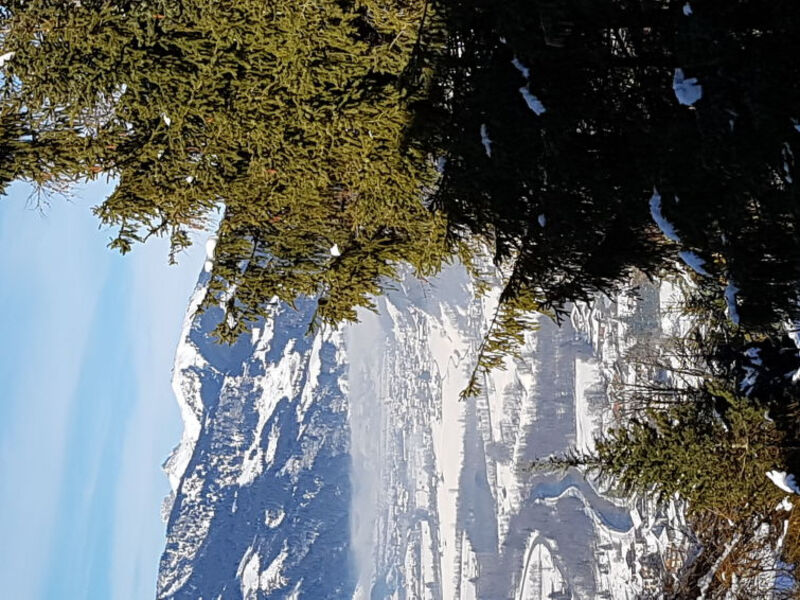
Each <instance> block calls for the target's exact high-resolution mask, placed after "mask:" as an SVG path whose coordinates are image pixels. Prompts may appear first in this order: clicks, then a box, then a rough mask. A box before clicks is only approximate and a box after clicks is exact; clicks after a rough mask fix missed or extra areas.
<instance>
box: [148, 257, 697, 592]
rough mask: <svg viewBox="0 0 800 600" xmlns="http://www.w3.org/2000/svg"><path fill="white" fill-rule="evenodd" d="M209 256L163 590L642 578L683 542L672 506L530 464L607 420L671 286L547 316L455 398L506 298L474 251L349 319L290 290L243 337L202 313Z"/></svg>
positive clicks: (189, 354)
mask: <svg viewBox="0 0 800 600" xmlns="http://www.w3.org/2000/svg"><path fill="white" fill-rule="evenodd" d="M205 277H206V275H203V277H201V281H200V284H199V285H198V291H197V295H196V297H195V298H194V299H193V303H192V306H191V307H190V310H189V313H188V315H187V321H186V326H185V330H184V335H183V339H182V341H181V344H180V347H179V350H178V355H177V358H176V363H175V381H174V383H175V391H176V394H177V396H178V400H179V402H180V404H181V409H182V411H183V416H184V421H185V423H186V428H185V432H184V437H183V439H182V441H181V444H180V445H179V446H178V447H177V448H176V449H175V451H174V453H173V455H172V456H171V457H170V458H169V459H168V460H167V463H166V464H165V468H166V470H167V472H168V474H169V476H170V479H171V482H172V485H173V489H174V490H175V492H174V494H173V496H172V497H171V498H169V499H168V502H167V503H166V504H167V506H166V511H165V512H167V513H168V531H167V545H166V549H165V552H164V555H163V557H162V561H161V567H160V574H159V582H158V597H159V598H192V599H199V598H203V599H204V600H211V599H217V598H222V599H229V598H231V599H233V598H245V599H261V598H309V599H318V598H319V599H323V598H348V599H349V598H370V599H380V598H398V599H401V598H402V599H409V600H410V599H413V598H435V599H441V600H456V599H462V598H463V599H466V598H485V599H489V600H495V599H497V600H500V599H506V598H508V599H514V600H522V599H540V598H541V599H544V598H586V599H592V598H614V599H617V598H620V599H622V598H635V597H644V596H646V594H647V593H648V590H656V589H657V588H658V587H659V581H660V578H661V577H662V575H663V573H664V572H665V570H668V569H669V568H670V567H671V566H672V564H673V563H674V562H676V561H678V559H679V557H680V555H681V553H682V552H683V551H684V547H683V543H682V541H681V540H680V539H677V538H676V537H675V535H674V533H673V532H674V527H672V526H671V525H674V524H675V523H676V522H679V521H680V513H679V511H676V510H675V509H674V508H672V507H671V508H670V509H669V510H667V511H664V514H658V513H657V512H656V511H655V510H653V509H652V508H651V507H648V506H643V505H641V503H633V502H630V501H626V500H625V499H614V498H610V497H608V496H606V495H604V494H602V493H601V492H599V491H598V489H597V488H596V486H595V485H593V484H592V482H588V481H586V480H585V479H584V478H583V477H582V476H581V475H580V474H579V473H577V472H566V473H563V472H562V473H546V472H541V471H536V470H532V469H531V468H530V466H531V462H532V460H533V459H536V458H542V457H546V456H549V455H552V454H558V453H561V452H563V451H564V450H566V449H567V448H569V447H572V446H577V447H578V448H581V449H585V448H590V447H591V444H592V438H593V435H594V434H596V433H598V432H599V431H600V430H601V429H602V428H603V427H606V426H608V424H609V423H610V422H611V421H612V419H613V407H612V406H611V405H610V403H609V401H608V399H607V395H606V388H607V386H608V384H609V383H610V382H612V381H615V380H619V379H630V377H633V376H635V375H634V374H631V373H630V372H629V369H627V368H626V366H625V364H624V363H623V362H622V361H621V357H622V355H623V354H624V352H625V350H626V349H627V348H630V347H632V346H634V345H635V344H636V343H645V342H646V341H647V340H649V339H652V338H653V336H656V337H657V336H658V335H659V332H660V330H661V329H662V327H663V326H670V327H671V326H674V325H675V322H674V321H673V320H671V319H670V318H669V317H668V311H666V310H665V309H666V308H667V307H668V305H669V302H670V300H669V294H668V293H667V292H668V290H666V292H665V290H663V289H662V290H659V289H658V288H656V287H653V286H647V285H644V286H642V287H641V288H640V290H639V293H638V296H637V297H635V298H634V297H633V296H632V295H629V296H626V295H622V296H620V298H618V299H616V301H615V302H611V301H610V300H602V299H600V300H598V302H597V303H596V304H595V306H594V307H593V308H591V309H590V308H589V307H585V306H580V307H576V308H575V309H574V310H573V318H572V319H571V321H568V322H565V323H563V324H562V326H561V327H557V326H556V325H555V324H553V323H552V322H550V321H549V320H547V319H542V320H541V322H540V328H539V329H538V331H535V332H531V333H530V334H528V335H527V336H526V343H525V347H524V348H523V351H522V354H521V356H520V357H519V358H517V359H508V360H507V361H506V369H505V370H504V371H498V372H495V373H493V374H492V375H491V376H490V377H488V378H487V380H486V381H485V385H484V392H483V393H482V394H481V395H479V396H478V397H476V398H470V399H467V400H463V401H461V400H459V392H460V391H461V390H462V389H463V387H464V385H465V384H466V380H467V374H468V372H469V370H470V369H471V368H472V366H473V364H474V359H475V353H476V350H477V346H478V344H479V342H480V339H481V336H482V334H483V332H484V331H485V329H486V327H487V324H488V322H489V320H490V319H491V316H492V314H493V311H494V307H495V302H496V297H493V296H492V295H491V294H490V295H489V296H488V297H478V296H476V295H475V293H474V290H473V286H472V283H471V281H470V279H469V277H468V275H467V273H466V271H465V269H463V268H462V267H461V266H458V265H452V266H450V267H448V268H446V269H445V270H444V271H443V272H442V273H441V274H440V275H439V276H437V277H435V278H433V279H431V280H430V281H420V280H417V279H414V278H413V277H410V276H409V277H407V278H405V279H404V280H403V281H402V282H401V283H400V284H398V285H397V286H396V289H393V290H391V291H390V292H388V293H387V294H386V295H385V296H383V297H381V298H379V299H378V312H377V313H371V312H368V311H364V312H363V313H362V314H361V322H360V323H358V324H356V325H351V326H347V327H344V328H343V329H342V330H340V331H338V332H332V331H323V332H320V333H317V334H315V335H312V336H306V335H305V334H306V329H307V326H308V322H309V319H310V315H311V312H312V311H313V307H312V303H311V302H308V301H300V302H298V304H297V307H296V308H297V310H296V311H295V310H292V309H291V308H289V307H286V306H279V307H277V308H276V309H275V310H274V313H273V314H272V316H271V318H269V319H267V320H265V321H264V322H263V323H260V324H259V326H258V327H257V329H256V330H255V331H254V332H253V334H252V336H251V337H249V338H246V339H245V338H242V339H240V340H239V342H238V343H237V344H236V345H235V346H233V347H224V346H218V345H216V344H215V343H214V342H213V341H211V340H210V339H209V337H208V332H209V331H210V330H211V329H212V328H213V325H214V324H215V323H216V322H217V321H218V320H219V319H220V317H221V315H220V314H219V312H218V311H210V312H208V313H206V314H204V315H202V316H199V317H198V316H195V307H196V305H197V303H198V302H199V299H200V297H201V295H202V294H203V293H204V292H203V290H204V281H205ZM662 321H663V323H662Z"/></svg>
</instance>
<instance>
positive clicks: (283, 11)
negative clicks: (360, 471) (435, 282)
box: [0, 0, 445, 339]
mask: <svg viewBox="0 0 800 600" xmlns="http://www.w3.org/2000/svg"><path fill="white" fill-rule="evenodd" d="M423 11H424V3H423V2H418V1H414V0H409V1H405V0H399V1H397V2H395V1H379V2H370V1H367V2H340V1H321V2H313V3H309V2H291V1H289V2H264V1H262V0H245V1H240V2H218V1H216V0H177V1H176V0H169V1H137V2H117V1H92V0H89V1H82V2H53V1H48V0H33V1H24V2H12V3H7V4H6V5H5V6H4V10H3V27H4V28H5V31H6V33H5V35H4V38H3V45H2V49H3V52H8V53H13V57H11V58H10V59H9V60H7V61H6V64H5V66H4V80H3V94H4V102H3V110H4V111H5V112H4V116H6V115H7V119H6V120H8V121H9V123H10V124H9V125H8V126H7V127H6V128H5V131H4V134H5V136H6V139H7V140H10V143H11V144H13V145H14V146H12V148H11V151H10V152H7V153H6V156H8V155H11V156H13V157H14V158H15V159H16V160H15V161H13V163H14V164H13V165H12V166H10V167H5V169H4V171H5V172H7V173H8V176H7V177H6V179H11V178H14V177H20V176H21V177H27V178H29V179H32V180H33V181H35V182H38V183H47V182H48V181H49V180H51V179H59V180H63V179H68V180H71V179H78V178H82V177H83V178H85V177H98V176H100V175H101V174H103V175H106V174H107V175H108V176H110V177H114V178H116V179H117V180H118V185H117V187H116V189H115V191H114V192H113V194H112V195H111V196H110V197H109V198H108V199H107V200H106V201H105V202H103V203H102V204H101V205H100V206H98V207H97V208H96V209H95V210H96V213H97V215H98V217H99V218H100V220H101V221H102V223H103V224H105V225H110V226H112V227H114V228H116V230H117V235H116V237H115V238H114V240H113V241H112V243H111V246H112V247H115V248H117V249H119V250H121V251H122V252H127V251H128V250H130V249H131V247H132V245H133V244H134V243H135V242H139V241H143V240H146V239H147V238H148V237H150V236H153V235H158V236H161V235H168V236H169V237H170V240H171V242H172V247H173V251H178V250H180V249H181V248H183V247H185V246H186V245H187V244H188V243H189V237H188V233H189V231H190V230H191V229H192V228H197V227H203V226H205V225H207V224H208V223H209V221H210V220H211V219H213V217H214V215H215V213H216V211H218V210H219V209H221V207H222V206H224V217H223V218H222V220H221V224H220V227H219V240H218V244H217V247H216V259H215V263H214V273H213V275H214V276H213V280H212V283H211V294H209V296H208V299H207V302H216V301H223V302H224V303H225V305H226V308H227V311H228V315H229V318H228V319H227V320H226V322H225V323H223V324H221V327H220V331H219V333H220V334H221V335H222V336H223V337H224V338H226V339H232V338H234V337H235V336H236V335H237V334H239V333H241V332H243V331H245V330H246V327H247V322H248V321H249V320H252V319H254V318H256V317H257V316H258V315H259V313H260V312H261V311H263V309H264V307H265V306H266V305H267V304H269V303H270V302H271V301H273V299H274V298H279V299H281V300H284V301H288V302H292V301H293V300H294V299H295V298H296V297H297V296H298V295H301V294H308V295H321V298H322V299H321V302H320V308H319V319H318V320H319V321H322V322H337V321H340V320H342V319H348V318H354V315H355V313H354V307H355V306H357V305H369V303H370V300H369V295H371V294H375V293H378V292H379V287H378V280H379V278H380V277H384V276H391V275H392V274H393V272H394V271H393V269H394V265H395V264H396V263H398V262H401V261H407V262H410V263H411V264H412V265H414V266H416V267H417V268H418V269H419V270H421V271H426V270H430V269H432V268H434V267H435V266H436V265H438V264H439V263H440V262H441V260H442V257H443V252H444V250H445V247H444V237H443V233H444V227H443V221H442V220H441V218H439V217H437V216H436V215H434V214H433V213H431V212H430V211H429V210H428V209H427V208H426V207H425V206H424V205H423V201H422V200H423V199H424V193H425V190H426V189H427V188H429V187H430V186H431V185H432V183H433V181H434V176H435V169H434V167H433V164H432V162H431V161H429V160H427V158H426V157H425V156H423V155H422V154H421V153H420V151H419V150H417V149H416V148H414V147H413V145H409V144H407V143H406V140H405V133H406V129H407V125H408V123H409V122H410V114H409V111H408V104H409V102H410V101H411V100H412V99H413V98H414V97H415V94H418V93H421V92H422V91H424V86H425V81H424V73H419V74H418V75H419V77H418V78H417V79H415V80H411V78H404V79H402V81H401V76H402V75H403V72H404V69H405V67H406V65H407V64H408V63H409V58H410V56H411V54H412V51H413V49H414V48H415V46H416V45H417V40H418V34H419V25H420V22H421V20H422V13H423ZM20 145H21V146H22V148H19V147H17V146H20ZM0 166H1V165H0Z"/></svg>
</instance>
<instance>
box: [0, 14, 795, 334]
mask: <svg viewBox="0 0 800 600" xmlns="http://www.w3.org/2000/svg"><path fill="white" fill-rule="evenodd" d="M0 20H2V34H1V36H0V40H1V42H2V43H1V46H2V47H1V48H0V50H2V57H3V59H2V63H3V65H2V67H0V69H2V73H3V77H2V94H3V96H2V107H1V108H0V110H2V114H1V115H0V135H2V150H1V151H0V183H7V182H9V181H11V180H13V179H17V178H26V179H28V180H30V181H33V182H35V183H37V184H39V185H42V186H49V185H57V184H62V183H64V182H71V181H75V180H80V179H82V178H93V177H99V176H108V177H113V178H115V179H116V180H117V182H118V185H117V188H116V189H115V191H114V192H113V194H112V195H111V196H110V197H109V198H108V199H107V200H105V202H103V203H102V204H101V205H100V206H98V207H97V209H96V212H97V215H98V216H99V218H100V220H101V221H102V223H103V224H104V225H107V226H111V227H113V228H114V229H115V230H116V235H115V237H114V239H113V241H112V243H111V245H112V246H113V247H115V248H117V249H119V250H121V251H122V252H127V251H128V250H130V249H131V248H132V246H133V245H134V244H135V243H136V242H139V241H143V240H146V239H148V238H149V237H151V236H154V235H156V236H163V235H165V236H169V238H170V239H171V241H172V247H173V250H174V251H176V252H177V251H179V250H180V249H181V248H183V247H185V246H186V245H187V244H188V243H189V237H188V233H189V231H190V230H191V229H193V228H198V227H205V226H208V225H209V224H210V223H212V222H215V219H216V218H217V213H218V212H220V211H221V210H222V208H223V207H224V216H223V217H222V219H221V223H220V225H219V242H218V245H217V251H216V258H215V262H214V270H213V278H212V282H211V286H210V289H211V294H209V296H208V299H207V302H224V303H225V305H226V308H227V311H228V315H229V317H230V318H229V319H227V320H226V322H225V323H223V324H221V326H220V330H219V333H220V334H221V335H222V336H223V337H225V338H226V339H233V338H235V337H236V335H238V334H239V333H242V332H243V331H245V330H246V329H247V323H248V322H249V321H251V320H252V319H254V318H256V317H257V316H258V315H259V314H262V313H263V310H264V308H265V306H267V305H268V304H270V303H271V302H272V301H273V300H274V299H276V298H277V299H281V300H285V301H290V302H291V301H292V300H293V299H294V298H296V297H297V296H298V295H312V296H317V297H319V298H320V304H319V312H318V319H317V322H329V323H334V322H338V321H340V320H342V319H352V318H354V317H355V310H354V307H356V306H359V305H365V306H369V305H370V302H371V301H370V299H369V297H370V295H371V294H375V293H378V292H379V291H380V285H381V284H380V282H381V281H383V280H384V279H385V278H386V277H391V276H392V275H393V274H394V272H395V266H396V265H397V263H398V262H404V261H405V262H409V263H411V264H412V265H413V266H415V267H416V268H417V270H418V271H420V272H428V271H432V270H434V269H435V268H437V266H438V265H440V264H441V262H442V261H443V260H445V259H446V258H447V257H448V256H449V254H450V253H451V252H452V251H453V249H454V247H455V246H456V245H457V244H458V243H460V242H462V241H466V242H467V243H470V242H471V241H473V240H474V239H475V238H476V237H477V238H479V239H482V240H484V241H487V242H488V243H489V244H490V246H491V247H492V248H493V250H494V257H495V260H496V262H498V263H500V264H505V266H506V268H507V269H508V271H507V272H510V274H511V275H510V278H509V279H508V282H507V285H506V288H505V291H504V294H503V299H504V300H505V301H508V300H509V299H511V298H523V297H524V298H526V299H527V300H530V299H532V300H531V301H527V300H526V302H525V303H524V304H525V306H526V307H528V308H531V307H534V308H538V307H541V308H544V309H554V310H555V311H556V312H558V311H560V310H562V309H563V307H564V306H565V304H566V303H568V302H570V301H574V300H577V299H589V298H591V297H592V295H593V294H595V293H596V292H597V291H606V292H607V291H611V290H613V289H614V288H615V287H617V286H618V285H619V284H620V283H621V282H622V281H623V280H624V279H625V277H626V276H627V275H628V274H629V272H630V270H631V269H632V268H634V267H635V268H639V269H642V270H644V271H645V272H646V273H649V274H655V273H657V272H658V271H659V270H660V269H663V268H664V267H670V266H672V265H674V264H675V263H676V262H679V261H680V259H679V256H682V258H683V260H685V261H688V262H689V263H691V264H692V265H693V268H694V269H695V270H697V271H698V274H697V278H698V280H700V281H702V282H704V284H706V285H707V286H708V287H710V288H713V289H715V290H717V293H718V294H719V295H721V294H722V292H723V290H725V289H727V290H728V292H729V299H730V302H731V306H732V308H733V311H732V316H733V317H734V318H737V319H738V318H741V320H742V322H743V323H747V324H749V325H752V326H759V327H760V326H763V325H765V324H768V323H770V322H774V321H776V320H778V319H785V318H787V317H792V316H797V313H798V308H797V299H798V298H797V283H798V281H799V280H800V235H798V219H799V218H800V203H798V201H797V200H798V199H797V195H796V184H795V183H794V179H795V177H796V166H795V159H794V156H795V154H796V151H798V150H800V132H798V129H797V128H798V127H800V63H798V62H797V61H796V60H795V59H794V56H795V54H796V52H795V51H796V39H797V33H798V29H800V14H799V11H797V10H796V9H794V7H793V4H792V3H791V2H788V1H780V0H778V1H767V0H747V1H740V2H730V1H729V0H696V1H694V2H690V3H688V4H687V3H686V2H685V0H680V1H677V0H600V1H591V2H590V1H587V0H564V1H559V2H555V1H554V0H530V1H528V0H526V1H523V0H510V1H509V2H503V3H499V4H498V3H496V2H490V1H489V0H469V1H462V0H430V1H426V0H335V1H334V0H322V1H320V2H313V3H309V2H299V1H287V2H266V1H263V0H244V1H241V2H219V1H216V0H174V1H173V0H170V1H167V0H140V1H121V0H85V1H84V0H82V1H81V2H61V1H58V2H57V1H54V0H25V1H23V0H16V1H12V2H5V3H3V4H2V6H0ZM682 91H683V92H686V93H688V94H689V95H690V96H691V97H687V96H686V95H685V94H683V93H682ZM656 192H657V197H658V199H659V204H658V206H657V207H656V208H657V212H658V214H659V218H658V219H655V220H654V213H653V207H652V206H651V205H650V200H651V198H654V197H655V196H654V194H655V193H656ZM431 207H432V208H433V209H434V210H431ZM659 220H660V221H661V223H660V225H661V231H660V230H659V226H657V223H656V222H655V221H659ZM665 224H666V225H667V226H668V228H669V229H670V232H669V235H665V234H664V231H663V230H664V226H665ZM448 234H449V235H448ZM734 313H735V314H734ZM506 320H507V319H506Z"/></svg>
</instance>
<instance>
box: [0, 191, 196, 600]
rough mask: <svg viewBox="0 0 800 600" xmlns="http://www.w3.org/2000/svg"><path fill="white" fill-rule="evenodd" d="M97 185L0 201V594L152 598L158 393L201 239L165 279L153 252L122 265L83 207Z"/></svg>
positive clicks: (163, 451)
mask: <svg viewBox="0 0 800 600" xmlns="http://www.w3.org/2000/svg"><path fill="white" fill-rule="evenodd" d="M108 191H109V188H108V186H106V185H103V184H98V183H96V184H91V185H89V186H84V187H82V188H79V189H77V190H75V194H74V197H73V198H71V200H70V201H67V200H65V199H62V198H59V197H54V198H52V199H51V202H50V206H49V207H46V208H45V210H44V214H41V213H40V212H38V211H36V210H33V209H31V207H30V206H29V203H26V199H27V197H28V194H29V190H28V189H27V188H26V187H25V186H22V185H16V186H14V187H12V188H11V190H10V191H9V194H8V195H7V197H5V198H0V282H1V283H0V315H2V316H0V324H2V326H1V327H0V333H2V338H1V339H2V344H0V378H2V379H1V381H2V384H3V386H4V390H5V392H4V394H3V399H2V401H0V540H2V544H3V548H4V550H3V555H4V557H3V560H2V561H0V581H3V596H4V597H6V598H19V599H26V600H27V599H32V600H33V599H39V598H41V599H45V598H46V599H48V600H49V599H52V598H58V599H59V600H72V599H73V598H74V599H84V598H90V599H95V598H96V599H102V600H107V599H136V600H139V599H141V598H152V597H153V596H154V593H155V582H156V573H157V567H158V558H159V555H160V552H161V549H162V546H163V543H164V525H163V524H162V523H161V521H160V516H159V511H160V504H161V500H162V499H163V497H164V496H165V495H166V494H167V493H168V491H169V486H168V483H167V479H166V477H165V476H164V474H163V472H162V471H161V468H160V465H161V463H162V462H163V460H164V458H165V457H166V456H167V454H168V453H169V452H170V450H171V449H172V447H173V446H174V445H175V444H176V443H177V442H178V441H179V439H180V434H181V428H182V424H181V422H180V416H179V412H178V409H177V405H176V403H175V400H174V397H173V395H172V390H171V387H170V379H171V369H172V362H173V355H174V352H175V347H176V344H177V342H178V338H179V335H180V330H181V326H182V322H183V316H184V312H185V310H186V307H187V304H188V299H189V295H190V294H191V291H192V289H193V287H194V283H195V281H196V279H197V277H198V275H199V273H200V270H201V268H202V262H203V259H204V250H203V246H204V243H203V242H204V240H202V239H198V243H197V244H196V246H195V248H194V249H193V250H192V251H191V252H189V253H188V254H185V255H184V256H183V257H182V258H181V260H180V265H179V266H178V267H170V266H168V265H167V256H166V255H167V247H166V244H165V243H160V240H159V241H157V242H156V243H148V245H147V246H144V247H140V248H137V249H135V250H134V252H132V253H131V254H129V255H128V256H125V257H121V256H119V255H118V254H116V253H114V252H112V251H110V250H108V249H107V248H106V244H107V242H108V239H109V237H110V236H111V232H110V231H103V230H99V229H98V223H97V221H96V219H95V218H94V217H93V216H92V214H91V213H90V210H89V208H90V207H91V206H93V205H94V204H97V203H98V202H100V201H101V200H102V198H103V197H104V196H105V195H106V194H107V193H108Z"/></svg>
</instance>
